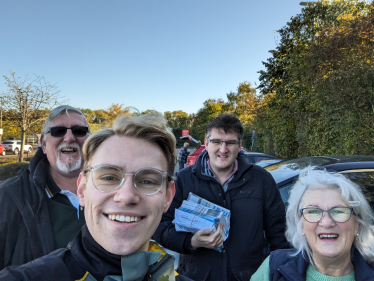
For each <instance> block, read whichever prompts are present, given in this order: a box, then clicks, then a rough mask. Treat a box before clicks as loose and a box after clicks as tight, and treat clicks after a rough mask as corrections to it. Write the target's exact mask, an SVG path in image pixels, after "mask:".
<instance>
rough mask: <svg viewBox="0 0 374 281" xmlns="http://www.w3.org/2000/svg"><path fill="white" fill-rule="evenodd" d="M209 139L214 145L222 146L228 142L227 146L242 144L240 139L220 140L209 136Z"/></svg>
mask: <svg viewBox="0 0 374 281" xmlns="http://www.w3.org/2000/svg"><path fill="white" fill-rule="evenodd" d="M207 140H208V141H209V142H210V143H211V144H213V145H214V146H220V145H222V144H223V143H225V144H226V146H228V147H233V146H234V145H238V144H240V141H237V140H227V141H223V140H219V139H210V138H207Z"/></svg>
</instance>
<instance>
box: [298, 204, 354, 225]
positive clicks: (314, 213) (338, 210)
mask: <svg viewBox="0 0 374 281" xmlns="http://www.w3.org/2000/svg"><path fill="white" fill-rule="evenodd" d="M300 212H301V215H302V216H303V217H304V219H305V220H306V221H307V222H312V223H315V222H319V221H320V220H321V219H322V217H323V212H327V213H329V215H330V218H331V219H332V220H334V221H336V222H346V221H349V219H350V218H351V215H352V212H353V208H352V207H334V208H331V209H330V210H321V209H320V208H303V209H300Z"/></svg>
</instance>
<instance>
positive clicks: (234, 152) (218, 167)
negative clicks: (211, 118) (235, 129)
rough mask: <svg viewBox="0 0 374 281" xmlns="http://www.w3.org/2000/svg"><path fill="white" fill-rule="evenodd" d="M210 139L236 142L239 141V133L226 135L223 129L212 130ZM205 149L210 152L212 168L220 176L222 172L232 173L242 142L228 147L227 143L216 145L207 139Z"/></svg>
mask: <svg viewBox="0 0 374 281" xmlns="http://www.w3.org/2000/svg"><path fill="white" fill-rule="evenodd" d="M209 139H211V140H213V139H219V140H221V141H228V140H235V141H239V139H238V135H237V133H227V134H226V133H225V132H224V131H223V130H222V129H217V128H212V130H211V133H210V137H209ZM204 144H205V149H206V150H207V151H208V154H209V160H210V167H211V168H212V169H213V172H214V173H216V174H219V173H220V172H228V171H231V170H232V169H233V167H234V163H235V159H236V157H237V156H238V153H239V152H240V148H241V146H242V142H241V141H240V143H239V144H235V145H232V146H227V145H226V144H225V143H223V144H222V145H216V144H214V143H212V142H210V141H208V140H207V139H205V141H204Z"/></svg>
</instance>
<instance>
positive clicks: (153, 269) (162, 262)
mask: <svg viewBox="0 0 374 281" xmlns="http://www.w3.org/2000/svg"><path fill="white" fill-rule="evenodd" d="M171 258H172V256H171V255H169V254H165V256H164V257H163V258H162V259H161V260H160V261H159V262H158V263H156V264H155V265H154V266H152V267H151V268H150V269H149V272H148V274H147V276H146V278H145V280H151V277H152V275H153V274H155V273H156V272H157V271H159V270H160V269H161V268H162V267H163V266H164V265H165V264H166V263H167V262H168V261H169V260H170V259H171Z"/></svg>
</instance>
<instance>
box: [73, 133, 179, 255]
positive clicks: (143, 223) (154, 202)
mask: <svg viewBox="0 0 374 281" xmlns="http://www.w3.org/2000/svg"><path fill="white" fill-rule="evenodd" d="M102 164H108V165H113V166H117V167H119V168H121V169H122V170H123V171H124V172H126V173H134V172H136V171H137V170H139V169H141V168H156V169H159V170H162V171H166V170H167V161H166V158H165V156H164V154H163V153H162V150H161V148H160V147H159V146H158V145H156V144H154V143H150V142H148V141H145V140H142V139H138V138H132V137H124V136H122V137H119V136H112V137H110V138H108V139H107V140H105V141H104V142H103V143H102V144H101V145H100V146H99V147H98V149H97V151H96V152H95V154H94V155H93V156H92V158H91V163H90V166H97V165H102ZM167 185H168V188H167ZM174 193H175V187H174V182H173V181H171V182H168V181H167V180H165V181H164V184H163V186H162V188H161V190H160V191H159V192H157V193H156V194H153V195H144V194H142V193H140V192H139V191H138V190H137V189H136V188H135V186H134V183H133V178H132V176H126V181H125V182H124V183H123V185H122V186H121V187H120V188H119V189H117V190H115V191H112V192H109V193H102V192H100V191H99V190H97V189H96V188H95V187H94V185H93V183H92V172H88V173H87V174H86V176H84V175H83V174H82V173H81V174H80V176H79V179H78V197H79V202H80V205H81V206H84V207H85V218H86V224H87V227H88V229H89V231H90V233H91V235H92V237H93V238H94V239H95V241H96V242H97V243H99V244H100V245H101V246H102V247H103V248H104V249H105V250H107V251H108V252H110V253H113V254H117V255H129V254H132V253H134V252H136V251H147V250H148V244H149V240H150V238H151V236H152V235H153V233H154V232H155V230H156V228H157V226H158V225H159V223H160V220H161V216H162V214H163V213H165V212H166V211H167V209H168V208H169V206H170V203H171V201H172V199H173V197H174Z"/></svg>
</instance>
